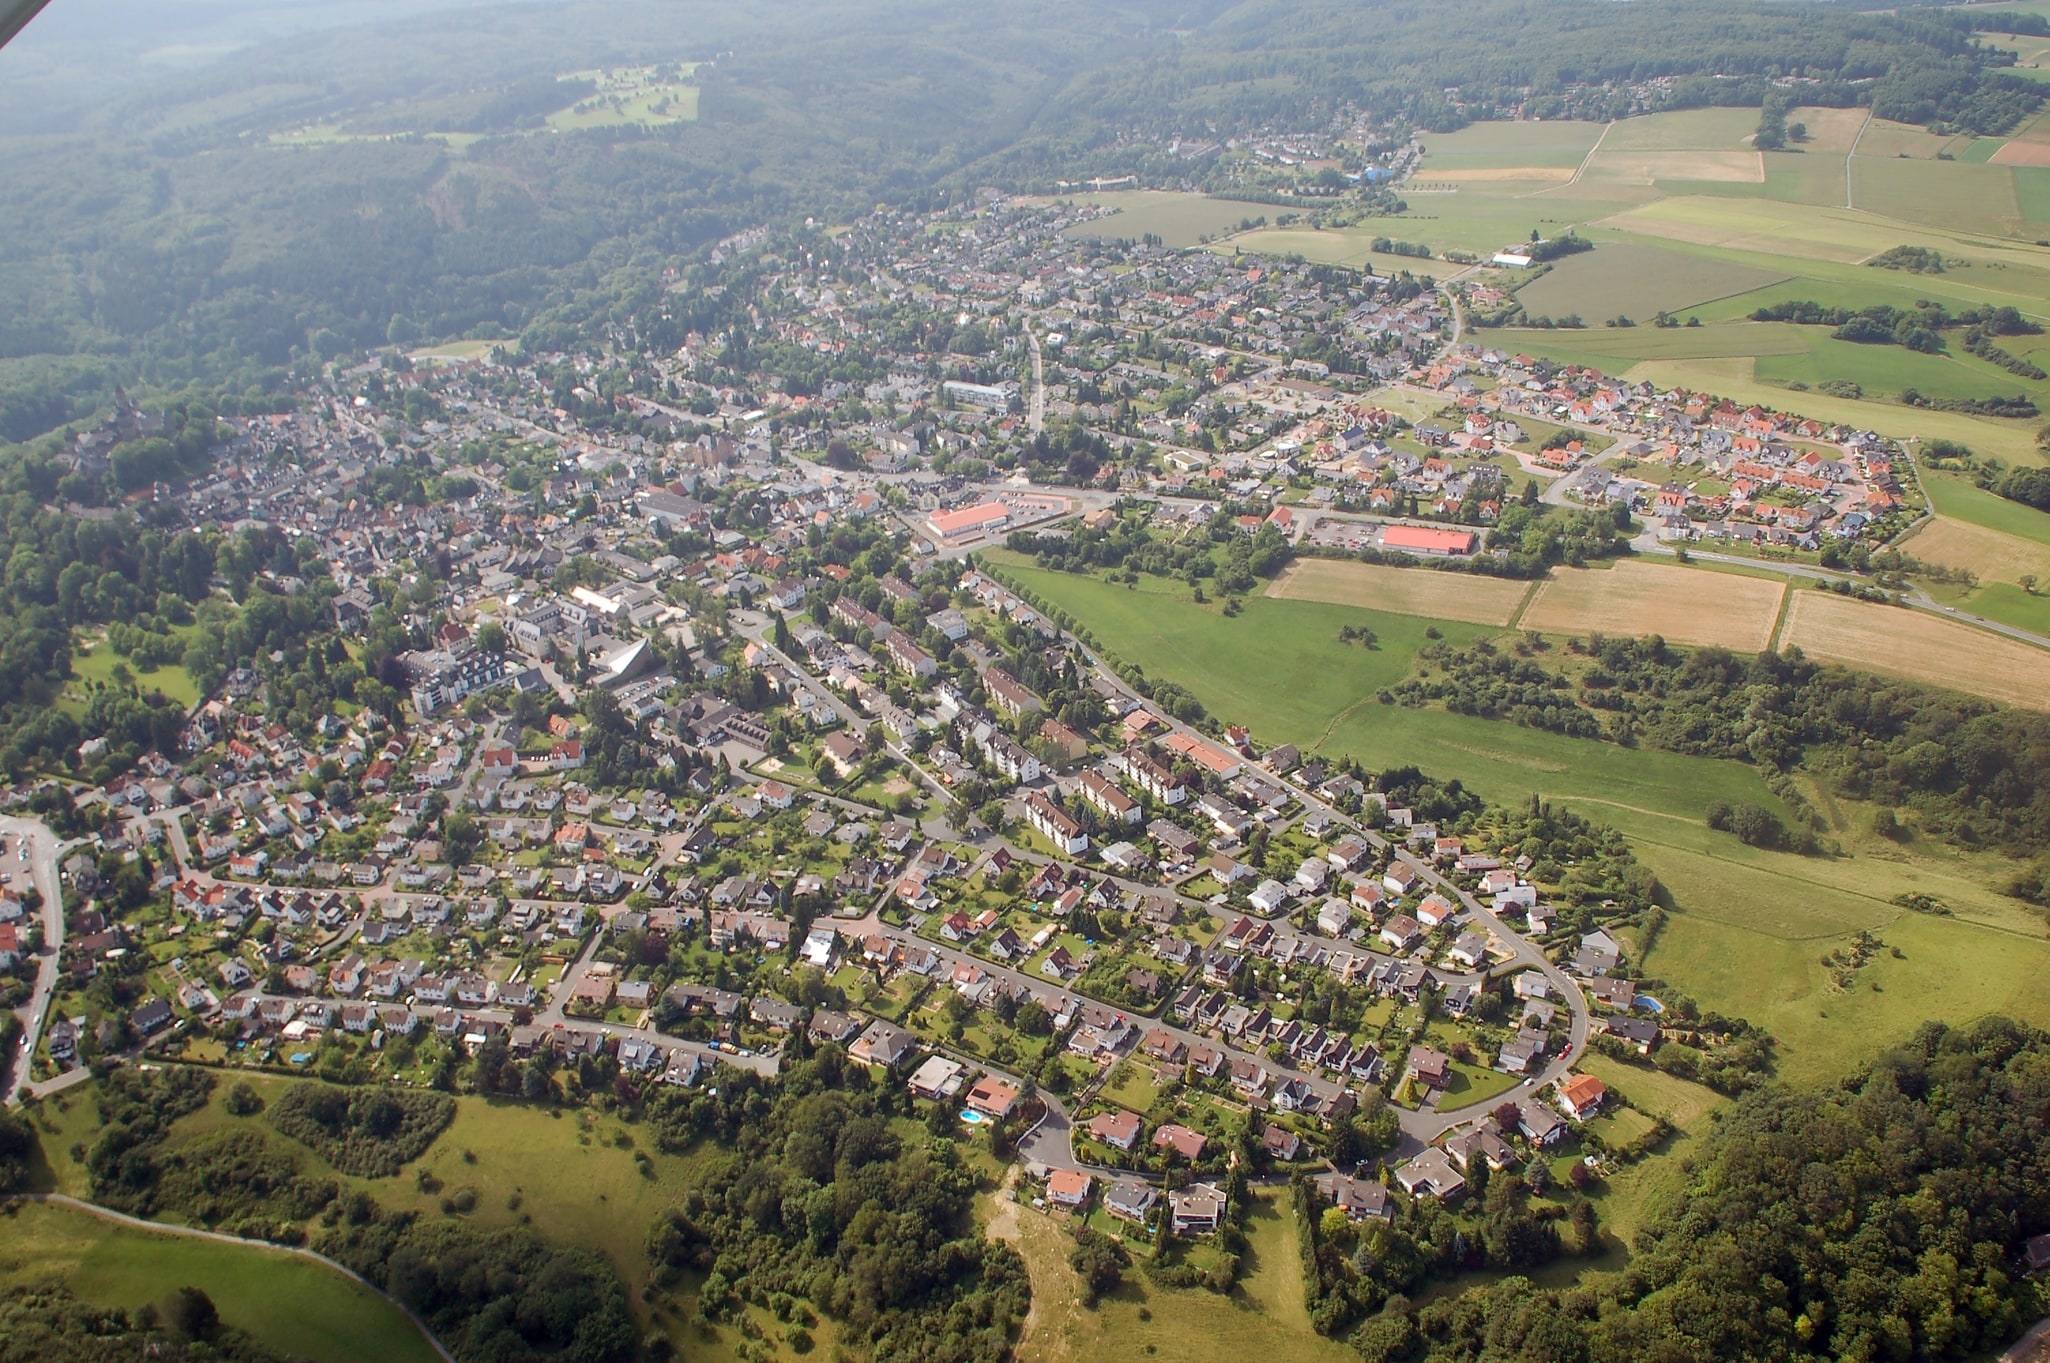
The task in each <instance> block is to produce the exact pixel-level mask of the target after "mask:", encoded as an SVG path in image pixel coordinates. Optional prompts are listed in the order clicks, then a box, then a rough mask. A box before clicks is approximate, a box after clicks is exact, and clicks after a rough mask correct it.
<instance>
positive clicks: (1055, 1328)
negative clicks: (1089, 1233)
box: [991, 1189, 1359, 1363]
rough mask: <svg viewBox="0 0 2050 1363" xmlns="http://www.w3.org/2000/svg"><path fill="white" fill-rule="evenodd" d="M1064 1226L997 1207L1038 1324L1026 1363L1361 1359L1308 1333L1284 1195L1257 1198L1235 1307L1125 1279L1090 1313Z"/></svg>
mask: <svg viewBox="0 0 2050 1363" xmlns="http://www.w3.org/2000/svg"><path fill="white" fill-rule="evenodd" d="M1066 1221H1067V1218H1066V1217H1060V1218H1058V1219H1056V1218H1054V1217H1049V1216H1048V1215H1047V1214H1046V1213H1044V1212H1039V1211H1034V1210H1032V1209H1030V1208H1027V1207H1012V1206H1000V1207H999V1209H998V1211H997V1215H996V1217H995V1218H993V1219H992V1222H991V1233H992V1234H995V1235H999V1236H1000V1237H1001V1238H1003V1239H1007V1240H1010V1241H1011V1242H1012V1243H1013V1244H1014V1245H1015V1246H1016V1247H1017V1249H1018V1251H1019V1253H1020V1254H1022V1255H1023V1256H1024V1259H1025V1266H1026V1269H1027V1271H1028V1272H1029V1273H1030V1275H1031V1278H1032V1314H1031V1316H1030V1318H1029V1319H1028V1322H1027V1325H1026V1330H1025V1338H1024V1339H1023V1340H1021V1341H1020V1343H1019V1346H1018V1351H1017V1352H1018V1358H1019V1359H1020V1363H1075V1361H1076V1360H1083V1361H1084V1363H1087V1360H1093V1359H1099V1358H1118V1359H1124V1358H1139V1357H1141V1356H1144V1357H1147V1358H1157V1359H1159V1360H1161V1363H1210V1360H1213V1359H1217V1358H1270V1359H1287V1360H1289V1363H1345V1360H1347V1359H1351V1360H1354V1363H1357V1360H1358V1359H1359V1355H1358V1354H1357V1353H1355V1352H1354V1351H1353V1350H1351V1349H1349V1348H1347V1347H1346V1345H1345V1344H1343V1343H1342V1342H1340V1341H1338V1340H1335V1339H1325V1338H1323V1337H1322V1336H1320V1335H1318V1334H1317V1333H1316V1331H1315V1330H1314V1329H1312V1328H1311V1326H1310V1316H1309V1310H1308V1308H1307V1307H1306V1306H1305V1305H1304V1303H1303V1288H1302V1265H1301V1257H1302V1256H1301V1254H1300V1252H1299V1251H1298V1250H1297V1248H1296V1241H1297V1232H1296V1227H1295V1212H1294V1209H1293V1208H1292V1207H1291V1206H1290V1205H1289V1202H1288V1194H1287V1191H1286V1190H1285V1189H1284V1190H1281V1191H1278V1192H1268V1191H1263V1192H1260V1193H1258V1194H1256V1195H1255V1202H1254V1205H1253V1211H1252V1215H1251V1216H1250V1217H1249V1218H1248V1224H1247V1227H1246V1241H1247V1244H1246V1254H1245V1258H1244V1260H1243V1262H1242V1269H1241V1273H1240V1277H1239V1285H1238V1287H1237V1288H1235V1289H1234V1290H1233V1291H1232V1293H1231V1295H1230V1296H1228V1297H1220V1296H1218V1295H1216V1294H1215V1293H1212V1292H1206V1291H1204V1290H1202V1289H1201V1288H1182V1289H1169V1288H1163V1287H1160V1286H1157V1285H1156V1284H1154V1283H1152V1282H1150V1281H1148V1280H1147V1278H1146V1275H1145V1273H1144V1272H1143V1271H1142V1270H1140V1269H1137V1268H1133V1269H1128V1270H1127V1271H1126V1274H1125V1285H1124V1286H1123V1287H1121V1288H1119V1289H1118V1290H1117V1291H1116V1292H1115V1293H1113V1294H1111V1295H1110V1296H1109V1297H1106V1298H1105V1299H1104V1300H1103V1301H1101V1302H1099V1303H1098V1304H1097V1306H1096V1307H1095V1309H1093V1310H1091V1309H1090V1308H1087V1307H1085V1306H1083V1305H1082V1302H1081V1292H1080V1287H1081V1284H1080V1283H1079V1281H1078V1280H1077V1279H1076V1276H1075V1270H1074V1269H1072V1268H1070V1267H1069V1266H1068V1252H1069V1250H1070V1249H1072V1248H1073V1245H1074V1241H1073V1240H1072V1239H1071V1238H1070V1237H1069V1235H1068V1232H1067V1230H1066Z"/></svg>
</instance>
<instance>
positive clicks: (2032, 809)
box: [1391, 635, 2050, 898]
mask: <svg viewBox="0 0 2050 1363" xmlns="http://www.w3.org/2000/svg"><path fill="white" fill-rule="evenodd" d="M1552 648H1553V646H1552V645H1550V644H1549V643H1546V642H1545V641H1544V640H1542V639H1532V638H1524V639H1522V640H1519V641H1517V642H1516V643H1514V644H1513V645H1510V646H1508V647H1506V648H1504V647H1498V646H1497V645H1495V644H1493V643H1491V642H1489V641H1487V640H1480V641H1477V642H1476V643H1474V644H1473V645H1471V646H1470V647H1464V648H1455V647H1452V646H1450V645H1446V644H1433V645H1430V646H1428V647H1426V648H1425V649H1423V650H1422V651H1421V652H1420V653H1419V655H1418V657H1419V661H1420V662H1421V663H1422V664H1424V667H1425V669H1426V671H1427V673H1428V675H1420V676H1417V677H1412V678H1410V679H1409V680H1407V681H1405V682H1403V683H1402V684H1401V685H1400V686H1398V687H1396V688H1394V691H1393V694H1392V696H1391V699H1393V700H1394V701H1397V702H1399V703H1401V704H1405V705H1416V706H1421V705H1428V704H1442V705H1444V706H1445V707H1446V708H1447V709H1449V710H1452V711H1454V712H1455V713H1458V714H1472V715H1480V716H1483V717H1485V718H1490V719H1504V720H1508V721H1510V722H1512V723H1517V724H1522V725H1526V726H1528V727H1531V728H1538V729H1548V730H1551V731H1553V732H1555V733H1564V734H1570V735H1573V736H1576V737H1583V738H1605V739H1608V740H1610V741H1612V742H1617V743H1623V744H1640V743H1641V744H1644V745H1645V746H1648V747H1653V748H1659V749H1663V750H1665V751H1667V752H1676V753H1684V754H1687V755H1689V756H1695V757H1715V758H1723V759H1728V760H1733V761H1739V762H1748V763H1751V764H1753V765H1755V766H1757V767H1759V768H1760V769H1761V770H1762V771H1764V772H1765V773H1766V774H1767V777H1768V782H1769V783H1770V784H1772V785H1773V787H1774V790H1775V793H1777V794H1780V795H1781V798H1782V799H1784V800H1786V801H1787V802H1788V803H1789V804H1790V805H1792V806H1793V807H1794V808H1796V809H1797V810H1801V809H1805V808H1806V802H1805V801H1804V800H1803V799H1802V797H1801V796H1800V794H1799V792H1798V791H1797V790H1796V789H1795V788H1794V786H1793V783H1792V782H1791V781H1789V780H1787V779H1786V778H1787V776H1788V775H1789V773H1791V772H1792V771H1793V770H1794V769H1795V768H1797V767H1798V768H1801V769H1803V770H1806V771H1809V772H1812V773H1813V774H1815V775H1817V776H1819V777H1821V778H1822V779H1823V780H1825V781H1827V782H1828V783H1829V785H1830V787H1831V788H1832V789H1834V790H1835V791H1836V792H1837V793H1839V794H1841V795H1843V796H1846V797H1848V798H1850V799H1854V800H1863V801H1869V802H1872V803H1875V804H1879V805H1883V806H1886V807H1887V808H1886V809H1885V810H1883V811H1882V814H1881V816H1880V817H1881V821H1882V823H1883V824H1884V827H1883V828H1882V829H1881V831H1882V832H1884V833H1885V834H1886V835H1887V836H1898V837H1907V836H1911V835H1912V830H1910V829H1909V828H1908V827H1907V826H1906V825H1905V824H1903V823H1902V821H1901V818H1900V815H1897V814H1896V813H1895V810H1896V809H1897V810H1899V811H1900V814H1904V815H1906V816H1907V817H1908V818H1909V819H1911V820H1912V822H1913V825H1914V827H1915V828H1919V830H1920V831H1921V832H1923V833H1925V834H1927V835H1929V836H1931V837H1936V838H1941V839H1943V840H1945V841H1948V842H1952V843H1955V844H1957V845H1958V846H1961V847H1968V848H1975V847H1993V848H1999V849H2001V850H2003V851H2007V852H2010V853H2012V854H2014V855H2017V856H2033V855H2035V854H2036V853H2037V852H2039V851H2040V849H2041V848H2042V847H2043V846H2044V845H2045V843H2046V841H2050V717H2046V716H2043V715H2038V714H2034V713H2031V712H2028V711H2024V710H2016V709H2010V708H2007V707H2004V706H2000V705H1996V704H1994V703H1992V702H1990V701H1983V700H1978V699H1975V698H1972V697H1969V696H1964V695H1960V694H1958V693H1955V692H1950V691H1939V690H1936V689H1934V688H1931V687H1926V686H1918V685H1915V684H1914V683H1911V682H1903V681H1895V680H1892V679H1890V678H1885V677H1880V676H1876V675H1874V674H1872V673H1867V672H1854V671H1851V670H1849V669H1847V668H1843V667H1837V666H1833V665H1827V664H1823V663H1818V662H1815V661H1813V660H1812V659H1809V658H1806V657H1803V656H1802V655H1801V654H1800V652H1799V651H1798V650H1789V651H1787V652H1786V653H1784V654H1776V653H1761V654H1758V655H1756V656H1754V657H1740V656H1738V655H1736V654H1733V653H1731V652H1729V651H1728V650H1726V649H1720V648H1698V649H1687V650H1682V649H1677V648H1674V647H1672V646H1670V645H1668V644H1667V643H1666V642H1665V641H1664V640H1663V639H1661V638H1658V637H1657V636H1655V635H1654V636H1648V637H1645V638H1641V639H1631V638H1618V637H1606V636H1602V635H1592V636H1589V637H1588V638H1586V639H1577V638H1576V639H1572V640H1568V641H1567V642H1566V645H1565V650H1566V657H1565V659H1564V660H1563V661H1550V660H1548V657H1547V655H1548V654H1550V653H1551V652H1552ZM1739 821H1740V820H1739V811H1737V810H1731V811H1728V812H1727V814H1726V816H1725V820H1724V822H1725V824H1726V826H1728V827H1729V828H1730V831H1732V832H1735V833H1738V834H1739V835H1740V836H1741V835H1742V833H1743V829H1742V828H1741V827H1739V826H1737V825H1738V823H1739ZM1747 841H1766V842H1771V841H1773V839H1772V838H1771V837H1770V836H1768V835H1767V834H1766V832H1765V831H1764V830H1761V831H1760V834H1759V835H1758V836H1754V837H1751V838H1747ZM2020 888H2021V889H2022V890H2023V891H2026V892H2027V894H2028V897H2030V898H2038V897H2040V895H2041V889H2040V887H2037V888H2033V889H2032V888H2030V887H2029V886H2026V885H2024V886H2022V887H2020Z"/></svg>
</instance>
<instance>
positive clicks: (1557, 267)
mask: <svg viewBox="0 0 2050 1363" xmlns="http://www.w3.org/2000/svg"><path fill="white" fill-rule="evenodd" d="M1786 277H1787V276H1786V275H1785V274H1784V273H1775V272H1773V271H1771V270H1763V269H1759V268H1757V267H1755V266H1751V265H1740V264H1738V263H1736V262H1735V261H1730V260H1720V259H1717V258H1715V257H1712V256H1700V255H1689V254H1685V253H1682V252H1679V251H1669V250H1664V249H1661V248H1659V247H1657V246H1647V245H1640V244H1637V243H1634V242H1609V243H1604V244H1603V245H1602V246H1601V248H1600V249H1598V250H1594V251H1588V252H1586V253H1584V254H1581V255H1577V256H1568V257H1567V258H1566V259H1564V260H1561V261H1557V262H1555V263H1554V264H1553V266H1552V268H1551V269H1550V270H1549V271H1547V272H1546V273H1544V274H1542V275H1539V276H1538V277H1537V278H1536V279H1533V280H1532V281H1531V282H1530V283H1528V284H1526V285H1524V286H1523V287H1522V288H1521V289H1518V290H1517V291H1516V301H1517V302H1519V303H1521V304H1523V308H1524V311H1525V312H1527V313H1529V314H1530V315H1531V316H1533V317H1565V316H1567V315H1569V314H1576V313H1577V314H1578V315H1580V316H1581V317H1583V318H1586V319H1587V320H1588V321H1589V322H1591V323H1596V324H1599V323H1600V322H1601V321H1603V320H1606V319H1608V318H1611V317H1616V316H1628V317H1634V318H1635V319H1637V320H1639V321H1650V320H1651V318H1652V317H1654V316H1655V315H1657V314H1658V313H1660V312H1681V311H1684V310H1685V309H1687V308H1692V307H1699V306H1700V305H1701V304H1703V303H1709V302H1713V301H1714V300H1716V299H1718V298H1729V297H1732V296H1734V295H1736V294H1745V293H1750V292H1752V291H1753V290H1756V289H1763V288H1767V287H1769V286H1771V285H1773V284H1778V283H1780V282H1781V281H1782V280H1784V279H1786Z"/></svg>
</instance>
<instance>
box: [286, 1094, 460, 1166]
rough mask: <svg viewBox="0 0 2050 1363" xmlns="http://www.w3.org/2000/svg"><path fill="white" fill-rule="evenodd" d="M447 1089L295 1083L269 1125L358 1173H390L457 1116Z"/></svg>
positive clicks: (418, 1152) (331, 1160) (424, 1147)
mask: <svg viewBox="0 0 2050 1363" xmlns="http://www.w3.org/2000/svg"><path fill="white" fill-rule="evenodd" d="M455 1115H456V1101H455V1099H453V1098H451V1097H449V1096H448V1095H447V1094H445V1093H433V1092H415V1091H413V1090H409V1089H382V1088H379V1089H358V1090H354V1091H351V1090H348V1089H339V1088H330V1087H329V1086H327V1085H325V1084H297V1085H294V1086H293V1087H292V1088H290V1089H288V1090H287V1091H286V1092H285V1095H284V1097H282V1098H280V1099H278V1101H277V1103H276V1104H275V1105H274V1106H273V1107H272V1108H271V1114H270V1120H271V1125H273V1126H275V1127H276V1128H277V1129H278V1130H279V1131H281V1132H283V1133H284V1134H285V1135H287V1136H290V1137H291V1138H292V1139H293V1140H295V1141H298V1142H299V1143H301V1144H302V1145H306V1146H309V1147H311V1148H312V1149H314V1150H316V1151H318V1152H319V1153H320V1154H321V1156H322V1157H323V1158H325V1159H326V1160H327V1162H328V1163H330V1164H332V1165H334V1167H335V1168H337V1169H339V1170H341V1171H342V1172H343V1173H345V1174H353V1175H355V1176H356V1177H358V1178H390V1177H391V1176H392V1175H393V1174H396V1173H397V1172H398V1171H399V1170H401V1169H403V1168H405V1167H406V1165H407V1164H409V1163H411V1162H412V1161H413V1160H415V1159H418V1158H419V1157H420V1155H421V1154H422V1153H424V1152H425V1151H426V1149H427V1147H428V1146H430V1145H432V1144H434V1138H435V1137H436V1136H439V1135H440V1134H441V1133H442V1131H443V1130H444V1129H446V1128H447V1126H448V1124H449V1123H450V1122H451V1121H453V1120H454V1119H455Z"/></svg>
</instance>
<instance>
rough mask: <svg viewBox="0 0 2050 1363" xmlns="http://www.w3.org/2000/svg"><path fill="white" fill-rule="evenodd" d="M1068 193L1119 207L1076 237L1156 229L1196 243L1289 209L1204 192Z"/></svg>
mask: <svg viewBox="0 0 2050 1363" xmlns="http://www.w3.org/2000/svg"><path fill="white" fill-rule="evenodd" d="M1062 197H1063V198H1066V199H1069V200H1071V201H1073V202H1076V203H1092V204H1102V205H1103V206H1104V207H1105V208H1115V209H1116V210H1117V212H1116V213H1115V214H1113V215H1112V216H1110V217H1108V218H1102V219H1099V220H1098V221H1096V222H1091V223H1085V224H1083V225H1082V226H1080V227H1077V228H1074V229H1072V231H1071V233H1070V235H1072V236H1077V237H1099V238H1112V239H1120V240H1121V239H1126V238H1129V239H1131V240H1134V241H1136V240H1138V239H1139V238H1141V237H1144V236H1146V235H1147V234H1148V233H1151V234H1152V235H1154V236H1157V237H1159V238H1160V239H1161V240H1162V241H1164V242H1166V243H1167V244H1168V245H1169V246H1194V245H1196V244H1197V243H1198V242H1199V241H1200V240H1201V239H1202V238H1204V237H1216V236H1222V235H1223V234H1225V233H1227V232H1236V231H1237V230H1238V228H1239V224H1240V223H1242V222H1248V221H1251V220H1252V219H1255V218H1266V219H1268V220H1269V221H1270V222H1271V221H1272V220H1273V218H1274V215H1275V214H1276V213H1277V212H1279V211H1285V210H1277V209H1275V208H1274V207H1273V206H1271V205H1269V204H1255V203H1245V202H1243V201H1241V200H1238V199H1213V198H1210V197H1209V196H1208V195H1204V194H1170V193H1165V192H1162V191H1159V190H1151V189H1133V190H1117V191H1113V192H1111V193H1107V194H1070V195H1064V196H1062Z"/></svg>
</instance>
